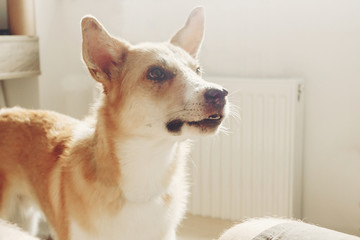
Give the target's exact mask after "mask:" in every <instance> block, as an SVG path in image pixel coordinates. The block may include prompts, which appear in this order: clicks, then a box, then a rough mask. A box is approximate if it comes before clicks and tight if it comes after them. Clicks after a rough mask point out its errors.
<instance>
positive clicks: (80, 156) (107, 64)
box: [0, 7, 228, 240]
mask: <svg viewBox="0 0 360 240" xmlns="http://www.w3.org/2000/svg"><path fill="white" fill-rule="evenodd" d="M81 27H82V35H83V49H82V54H83V58H84V61H85V63H86V65H87V67H88V69H89V72H90V74H91V75H92V77H93V78H94V79H95V80H96V81H98V82H100V83H101V84H102V86H103V94H102V96H101V99H100V100H99V104H98V105H97V107H96V109H95V111H94V113H93V115H92V116H91V117H90V120H89V119H88V120H87V121H78V120H75V119H73V118H70V117H67V116H64V115H61V114H58V113H55V112H50V111H37V110H25V109H21V108H12V109H2V110H1V111H0V214H1V215H0V216H1V217H2V218H4V219H7V220H13V219H14V217H13V216H14V215H16V212H18V211H19V209H20V210H21V212H22V213H23V214H22V215H23V220H22V222H20V223H19V224H20V225H21V226H24V227H25V228H27V229H28V230H30V231H32V232H33V233H34V232H35V231H36V226H35V225H36V223H28V220H30V219H32V220H34V219H33V218H34V217H33V216H35V215H36V214H33V213H34V211H33V210H34V209H35V210H36V209H39V210H41V212H42V213H43V214H44V216H45V218H46V221H47V222H48V224H49V226H50V229H51V230H52V231H51V232H52V234H53V237H54V238H55V239H58V240H85V239H86V240H92V239H106V240H115V239H116V240H174V239H176V227H177V225H178V223H179V222H180V220H181V218H182V217H183V215H184V212H185V205H186V198H187V183H186V179H185V178H186V171H185V160H186V159H185V158H186V155H187V153H188V151H187V145H188V142H187V139H188V138H191V137H194V136H200V135H207V134H213V133H215V132H217V130H218V128H219V126H220V124H221V122H222V120H223V118H224V117H225V116H226V115H227V112H228V104H227V97H226V95H227V91H226V90H225V89H223V88H222V87H220V86H219V85H216V84H212V83H209V82H206V81H204V80H203V79H202V78H201V69H200V67H199V63H198V61H197V54H198V51H199V48H200V45H201V43H202V39H203V32H204V13H203V9H202V8H201V7H198V8H195V9H194V10H193V11H192V13H191V14H190V16H189V18H188V20H187V22H186V24H185V26H184V27H183V28H181V29H180V30H179V31H178V32H177V33H176V34H175V35H174V37H172V38H171V40H170V41H169V42H164V43H145V44H139V45H131V44H129V43H128V42H126V41H124V40H120V39H116V38H114V37H112V36H110V35H109V34H108V32H107V31H106V30H105V29H104V28H103V26H102V25H101V24H100V23H99V22H97V20H96V19H94V18H92V17H85V18H83V19H82V22H81Z"/></svg>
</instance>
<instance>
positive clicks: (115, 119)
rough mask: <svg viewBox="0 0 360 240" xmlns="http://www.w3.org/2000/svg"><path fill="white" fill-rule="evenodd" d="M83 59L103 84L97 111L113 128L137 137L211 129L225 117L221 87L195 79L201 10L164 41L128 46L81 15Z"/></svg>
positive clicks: (187, 134)
mask: <svg viewBox="0 0 360 240" xmlns="http://www.w3.org/2000/svg"><path fill="white" fill-rule="evenodd" d="M81 26H82V34H83V52H82V53H83V58H84V61H85V63H86V65H87V67H88V69H89V71H90V73H91V75H92V76H93V77H94V79H95V80H97V81H98V82H100V83H102V85H103V88H104V105H103V109H102V113H103V114H104V116H106V117H107V118H108V120H107V121H108V124H111V125H112V126H113V127H114V131H122V132H123V133H125V134H129V135H139V136H140V135H141V136H154V135H156V136H181V137H192V136H196V135H204V134H209V133H214V132H216V131H217V129H218V128H219V126H220V124H221V122H222V120H223V119H224V117H225V116H226V115H227V112H228V106H227V103H226V102H227V97H226V95H227V91H226V90H225V89H223V88H222V87H221V86H219V85H217V84H213V83H209V82H206V81H205V80H203V79H202V77H201V68H200V65H199V62H198V60H197V54H198V52H199V49H200V46H201V43H202V39H203V33H204V11H203V8H201V7H198V8H195V9H194V10H193V11H192V12H191V14H190V16H189V18H188V20H187V22H186V24H185V26H184V27H183V28H181V29H180V30H179V31H178V32H177V33H176V34H175V35H174V36H173V37H172V38H171V39H170V41H169V42H164V43H145V44H139V45H131V44H129V43H128V42H126V41H124V40H119V39H116V38H114V37H112V36H110V35H109V34H108V32H107V31H106V30H105V29H104V28H103V26H102V25H101V24H100V23H99V22H98V21H97V20H96V19H94V18H93V17H85V18H83V19H82V23H81Z"/></svg>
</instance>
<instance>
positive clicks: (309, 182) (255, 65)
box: [36, 0, 360, 235]
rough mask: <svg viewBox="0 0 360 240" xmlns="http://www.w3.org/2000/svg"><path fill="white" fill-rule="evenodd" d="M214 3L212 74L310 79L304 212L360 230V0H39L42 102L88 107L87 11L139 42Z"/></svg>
mask: <svg viewBox="0 0 360 240" xmlns="http://www.w3.org/2000/svg"><path fill="white" fill-rule="evenodd" d="M198 4H202V5H205V6H206V11H207V14H206V15H207V32H206V38H205V43H204V45H203V50H202V53H201V56H200V58H201V62H202V63H203V65H204V67H205V71H206V73H207V74H209V75H212V74H222V75H231V76H250V77H251V76H254V77H259V76H260V77H267V76H271V77H284V76H300V77H303V78H304V79H305V81H306V92H305V97H306V106H305V114H306V116H305V150H304V151H305V152H304V197H303V217H304V218H305V219H306V220H307V221H309V222H313V223H317V224H321V225H323V226H325V227H330V228H333V229H336V230H340V231H345V232H348V233H353V234H358V235H360V93H359V92H360V14H359V13H360V1H358V0H346V1H344V0H317V1H313V0H293V1H288V0H222V1H219V0H218V1H216V0H207V1H205V0H204V1H199V0H192V1H190V0H184V1H169V0H152V1H149V0H147V1H145V0H137V1H132V0H123V1H120V0H117V1H115V0H104V1H101V2H100V1H96V0H87V1H86V0H62V1H58V0H37V2H36V7H37V29H38V34H39V35H40V41H41V42H40V47H41V64H42V72H43V74H42V76H41V77H40V94H41V104H42V107H43V108H48V109H54V110H57V111H60V112H64V113H67V114H70V115H73V116H76V117H81V116H83V115H84V114H85V113H86V109H87V104H88V102H89V101H90V99H91V96H92V92H91V91H92V90H91V89H92V84H91V80H90V77H89V76H88V74H87V72H86V70H85V69H84V68H83V67H82V63H81V61H80V44H81V40H80V27H79V21H80V18H81V16H82V15H84V14H87V13H91V14H93V15H95V16H96V17H98V18H99V20H101V21H102V22H103V23H104V25H105V26H107V28H108V30H109V31H110V32H111V33H113V34H115V35H118V36H121V37H124V38H125V39H128V40H130V41H133V42H139V41H145V40H156V41H162V40H166V39H167V38H168V37H169V35H171V34H172V33H174V31H175V30H176V29H177V28H178V27H180V26H181V25H182V24H183V23H184V21H185V18H186V17H187V14H188V12H189V11H190V9H191V8H192V7H193V6H196V5H198Z"/></svg>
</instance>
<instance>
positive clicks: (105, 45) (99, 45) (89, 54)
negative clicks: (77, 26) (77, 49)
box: [81, 16, 129, 90]
mask: <svg viewBox="0 0 360 240" xmlns="http://www.w3.org/2000/svg"><path fill="white" fill-rule="evenodd" d="M81 29H82V36H83V42H82V55H83V59H84V61H85V63H86V65H87V67H88V69H89V71H90V73H91V75H92V76H93V77H94V78H95V80H97V81H98V82H101V83H102V84H103V85H104V87H105V90H106V86H107V85H108V84H109V83H110V82H111V81H112V80H114V79H117V78H118V77H119V76H120V73H121V67H122V65H123V63H124V61H125V59H126V54H127V51H128V48H129V44H128V43H126V42H125V41H120V40H118V39H115V38H113V37H111V36H110V35H109V33H108V32H107V31H106V30H105V28H104V27H103V26H102V25H101V24H100V23H99V22H98V21H97V20H96V19H95V18H94V17H91V16H86V17H84V18H83V19H82V20H81Z"/></svg>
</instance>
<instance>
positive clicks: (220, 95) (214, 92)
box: [204, 88, 228, 107]
mask: <svg viewBox="0 0 360 240" xmlns="http://www.w3.org/2000/svg"><path fill="white" fill-rule="evenodd" d="M227 95H228V91H227V90H226V89H222V90H220V89H217V88H211V89H208V90H206V92H205V94H204V97H205V100H206V102H207V103H211V104H214V105H216V106H219V107H223V106H224V105H225V102H226V101H225V97H226V96H227Z"/></svg>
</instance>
